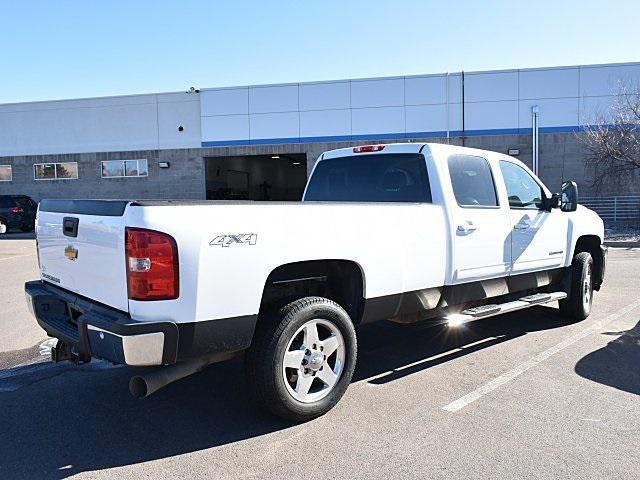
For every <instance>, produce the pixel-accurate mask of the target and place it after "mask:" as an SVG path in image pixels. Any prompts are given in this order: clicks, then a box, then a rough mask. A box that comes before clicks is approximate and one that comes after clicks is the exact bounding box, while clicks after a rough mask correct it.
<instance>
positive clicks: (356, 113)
mask: <svg viewBox="0 0 640 480" xmlns="http://www.w3.org/2000/svg"><path fill="white" fill-rule="evenodd" d="M351 129H352V133H353V135H366V134H389V133H404V131H405V129H404V107H381V108H358V109H355V110H353V111H352V112H351Z"/></svg>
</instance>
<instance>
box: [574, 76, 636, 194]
mask: <svg viewBox="0 0 640 480" xmlns="http://www.w3.org/2000/svg"><path fill="white" fill-rule="evenodd" d="M589 123H590V125H587V126H585V127H584V134H583V135H581V139H582V141H583V142H584V145H585V147H586V149H587V152H588V153H587V158H586V161H587V166H588V167H591V169H592V173H593V184H592V186H593V188H594V190H595V191H596V192H598V191H600V189H601V188H602V187H603V186H604V185H605V184H607V183H609V182H613V183H619V182H620V181H624V180H625V179H626V178H629V177H631V176H635V175H636V174H637V173H640V85H637V86H635V87H633V88H630V87H629V86H628V85H624V84H621V85H620V87H619V89H618V93H617V94H616V95H615V97H614V100H613V103H612V105H611V106H610V107H609V108H608V109H607V110H605V111H599V112H595V116H594V118H593V119H591V121H590V122H589Z"/></svg>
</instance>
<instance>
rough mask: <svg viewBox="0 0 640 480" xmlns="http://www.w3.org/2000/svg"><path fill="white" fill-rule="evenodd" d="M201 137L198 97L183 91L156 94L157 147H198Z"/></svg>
mask: <svg viewBox="0 0 640 480" xmlns="http://www.w3.org/2000/svg"><path fill="white" fill-rule="evenodd" d="M180 126H181V127H182V128H183V131H182V132H181V131H179V130H178V127H180ZM201 138H202V132H201V131H200V102H199V101H198V97H197V96H195V95H190V94H184V93H183V94H170V95H158V147H159V148H184V147H185V146H189V147H192V148H193V147H199V146H200V142H201Z"/></svg>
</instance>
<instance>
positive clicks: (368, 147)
mask: <svg viewBox="0 0 640 480" xmlns="http://www.w3.org/2000/svg"><path fill="white" fill-rule="evenodd" d="M384 147H385V146H384V145H363V146H361V147H353V153H367V152H380V151H382V150H384Z"/></svg>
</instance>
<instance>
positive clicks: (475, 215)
mask: <svg viewBox="0 0 640 480" xmlns="http://www.w3.org/2000/svg"><path fill="white" fill-rule="evenodd" d="M448 169H449V176H450V177H451V185H452V187H453V193H454V196H455V203H456V204H455V205H454V206H453V207H452V212H451V217H452V219H453V225H452V228H453V244H454V245H453V259H452V261H453V269H452V271H453V277H452V279H451V281H452V283H454V284H457V283H466V282H472V281H476V280H485V279H489V278H496V277H505V276H507V275H508V274H509V267H510V262H511V240H510V232H511V224H510V220H509V214H508V209H507V206H506V205H504V206H502V207H501V206H500V205H499V202H498V195H497V193H496V187H495V182H494V176H493V174H492V171H491V167H490V165H489V162H488V161H487V160H486V159H485V158H483V157H479V156H475V155H452V156H451V157H449V159H448ZM452 203H453V202H452Z"/></svg>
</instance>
